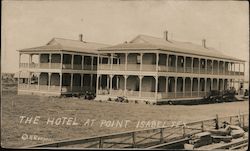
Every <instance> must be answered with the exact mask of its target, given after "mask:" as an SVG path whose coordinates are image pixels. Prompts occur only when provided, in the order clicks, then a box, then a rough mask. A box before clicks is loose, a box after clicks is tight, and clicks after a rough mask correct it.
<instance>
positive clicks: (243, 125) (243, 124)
mask: <svg viewBox="0 0 250 151" xmlns="http://www.w3.org/2000/svg"><path fill="white" fill-rule="evenodd" d="M244 127H245V116H244V114H243V115H242V128H244Z"/></svg>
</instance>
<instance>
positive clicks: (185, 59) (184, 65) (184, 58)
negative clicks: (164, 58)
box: [183, 56, 187, 73]
mask: <svg viewBox="0 0 250 151" xmlns="http://www.w3.org/2000/svg"><path fill="white" fill-rule="evenodd" d="M183 60H184V64H183V68H184V69H183V71H184V73H186V61H187V57H186V56H183Z"/></svg>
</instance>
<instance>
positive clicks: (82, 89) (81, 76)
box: [81, 73, 84, 90]
mask: <svg viewBox="0 0 250 151" xmlns="http://www.w3.org/2000/svg"><path fill="white" fill-rule="evenodd" d="M83 80H84V79H83V74H82V73H81V90H83Z"/></svg>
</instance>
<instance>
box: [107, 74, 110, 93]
mask: <svg viewBox="0 0 250 151" xmlns="http://www.w3.org/2000/svg"><path fill="white" fill-rule="evenodd" d="M109 82H110V81H109V75H107V90H108V89H109V88H110V86H109V84H110V83H109Z"/></svg>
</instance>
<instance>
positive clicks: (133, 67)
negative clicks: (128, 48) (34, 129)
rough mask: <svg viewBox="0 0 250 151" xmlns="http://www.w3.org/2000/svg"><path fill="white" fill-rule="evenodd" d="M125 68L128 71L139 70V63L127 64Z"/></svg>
mask: <svg viewBox="0 0 250 151" xmlns="http://www.w3.org/2000/svg"><path fill="white" fill-rule="evenodd" d="M127 70H128V71H139V70H140V64H127Z"/></svg>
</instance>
